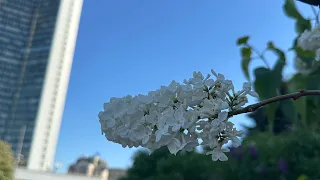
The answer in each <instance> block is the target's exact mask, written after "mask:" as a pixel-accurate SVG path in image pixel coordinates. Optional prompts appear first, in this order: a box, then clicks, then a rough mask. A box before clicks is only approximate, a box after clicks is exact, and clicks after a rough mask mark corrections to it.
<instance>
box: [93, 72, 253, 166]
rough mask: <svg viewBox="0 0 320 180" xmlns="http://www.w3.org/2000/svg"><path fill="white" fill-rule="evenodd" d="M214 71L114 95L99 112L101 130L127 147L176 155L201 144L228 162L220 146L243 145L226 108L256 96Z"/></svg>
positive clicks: (248, 88)
mask: <svg viewBox="0 0 320 180" xmlns="http://www.w3.org/2000/svg"><path fill="white" fill-rule="evenodd" d="M211 72H212V74H213V75H214V76H215V77H216V80H213V79H211V78H210V75H209V74H208V75H207V76H206V77H205V78H204V76H203V75H202V74H201V72H194V73H193V77H192V78H190V79H189V80H184V83H183V84H179V83H177V82H175V81H172V82H171V84H170V85H169V86H168V87H166V86H162V87H161V88H160V89H158V90H156V91H152V92H149V93H148V95H137V96H134V97H132V96H126V97H123V98H111V99H110V102H108V103H105V104H104V111H102V112H100V113H99V119H100V123H101V130H102V133H103V134H105V136H106V138H107V139H108V140H109V141H112V142H115V143H119V144H122V146H123V147H127V146H128V147H130V148H131V147H138V146H141V147H145V148H148V149H150V150H151V151H154V150H156V149H158V148H160V147H162V146H167V147H168V149H169V151H170V152H171V153H172V154H176V153H177V152H178V151H180V150H185V151H192V150H194V148H195V147H197V146H198V145H200V144H201V145H205V146H207V147H210V148H211V149H212V151H210V152H208V153H207V154H211V155H212V159H213V160H214V161H216V160H221V161H226V160H227V159H228V157H227V156H226V155H225V154H224V152H228V151H229V149H228V148H224V147H222V146H223V145H224V144H226V143H228V142H229V141H231V142H232V144H233V146H239V145H240V143H241V141H240V139H239V137H240V136H241V134H242V133H241V132H240V131H238V130H236V128H235V127H234V124H233V123H232V122H230V121H228V119H229V118H230V114H228V112H230V111H234V110H238V109H240V108H242V106H243V105H245V104H246V103H247V102H248V99H247V97H246V95H247V94H249V95H251V96H254V97H258V94H257V93H256V92H254V91H251V85H250V83H244V84H243V89H242V90H241V91H238V92H235V90H234V86H233V83H232V81H230V80H227V79H225V77H224V75H222V74H217V73H215V72H214V71H213V70H211ZM199 139H201V140H202V142H201V143H199Z"/></svg>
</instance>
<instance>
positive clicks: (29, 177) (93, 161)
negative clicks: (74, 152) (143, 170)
mask: <svg viewBox="0 0 320 180" xmlns="http://www.w3.org/2000/svg"><path fill="white" fill-rule="evenodd" d="M125 175H126V169H109V167H108V165H107V162H105V161H104V160H102V159H101V158H100V157H99V156H90V157H86V156H83V157H80V158H79V159H77V160H76V162H75V163H74V164H72V165H70V166H69V168H68V174H56V173H51V172H39V171H32V170H27V169H23V168H17V169H16V172H15V179H17V180H20V179H21V180H44V179H51V180H73V179H77V180H118V179H119V178H120V177H123V176H125Z"/></svg>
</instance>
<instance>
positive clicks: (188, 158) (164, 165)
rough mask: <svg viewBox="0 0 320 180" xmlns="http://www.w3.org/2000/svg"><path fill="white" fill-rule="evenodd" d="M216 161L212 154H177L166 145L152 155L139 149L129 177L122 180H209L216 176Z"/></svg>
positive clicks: (128, 174) (129, 171)
mask: <svg viewBox="0 0 320 180" xmlns="http://www.w3.org/2000/svg"><path fill="white" fill-rule="evenodd" d="M214 163H217V162H213V161H212V160H211V156H207V155H204V154H200V153H197V152H179V153H178V154H177V155H176V156H175V155H172V154H170V152H169V151H168V149H167V148H166V147H163V148H160V149H159V150H156V151H155V152H153V153H152V154H151V155H149V154H148V152H145V151H139V152H138V153H137V154H136V155H135V157H134V163H133V166H132V167H131V168H130V169H129V170H128V172H127V177H124V178H121V180H171V179H173V180H175V179H177V180H178V179H181V180H195V179H197V180H208V179H212V178H213V177H214V173H213V172H214V171H213V167H214V166H213V165H214Z"/></svg>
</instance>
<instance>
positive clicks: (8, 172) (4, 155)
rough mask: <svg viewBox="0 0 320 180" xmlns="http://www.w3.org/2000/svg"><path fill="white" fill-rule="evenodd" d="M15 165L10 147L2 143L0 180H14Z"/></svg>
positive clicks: (0, 148)
mask: <svg viewBox="0 0 320 180" xmlns="http://www.w3.org/2000/svg"><path fill="white" fill-rule="evenodd" d="M14 164H15V163H14V157H13V153H12V150H11V147H10V145H9V144H8V143H6V142H4V141H0V180H13V173H14Z"/></svg>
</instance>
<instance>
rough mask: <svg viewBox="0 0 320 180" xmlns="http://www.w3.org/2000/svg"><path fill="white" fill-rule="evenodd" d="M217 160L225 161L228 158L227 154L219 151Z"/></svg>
mask: <svg viewBox="0 0 320 180" xmlns="http://www.w3.org/2000/svg"><path fill="white" fill-rule="evenodd" d="M219 160H220V161H227V160H228V156H226V155H225V154H224V153H220V154H219Z"/></svg>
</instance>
